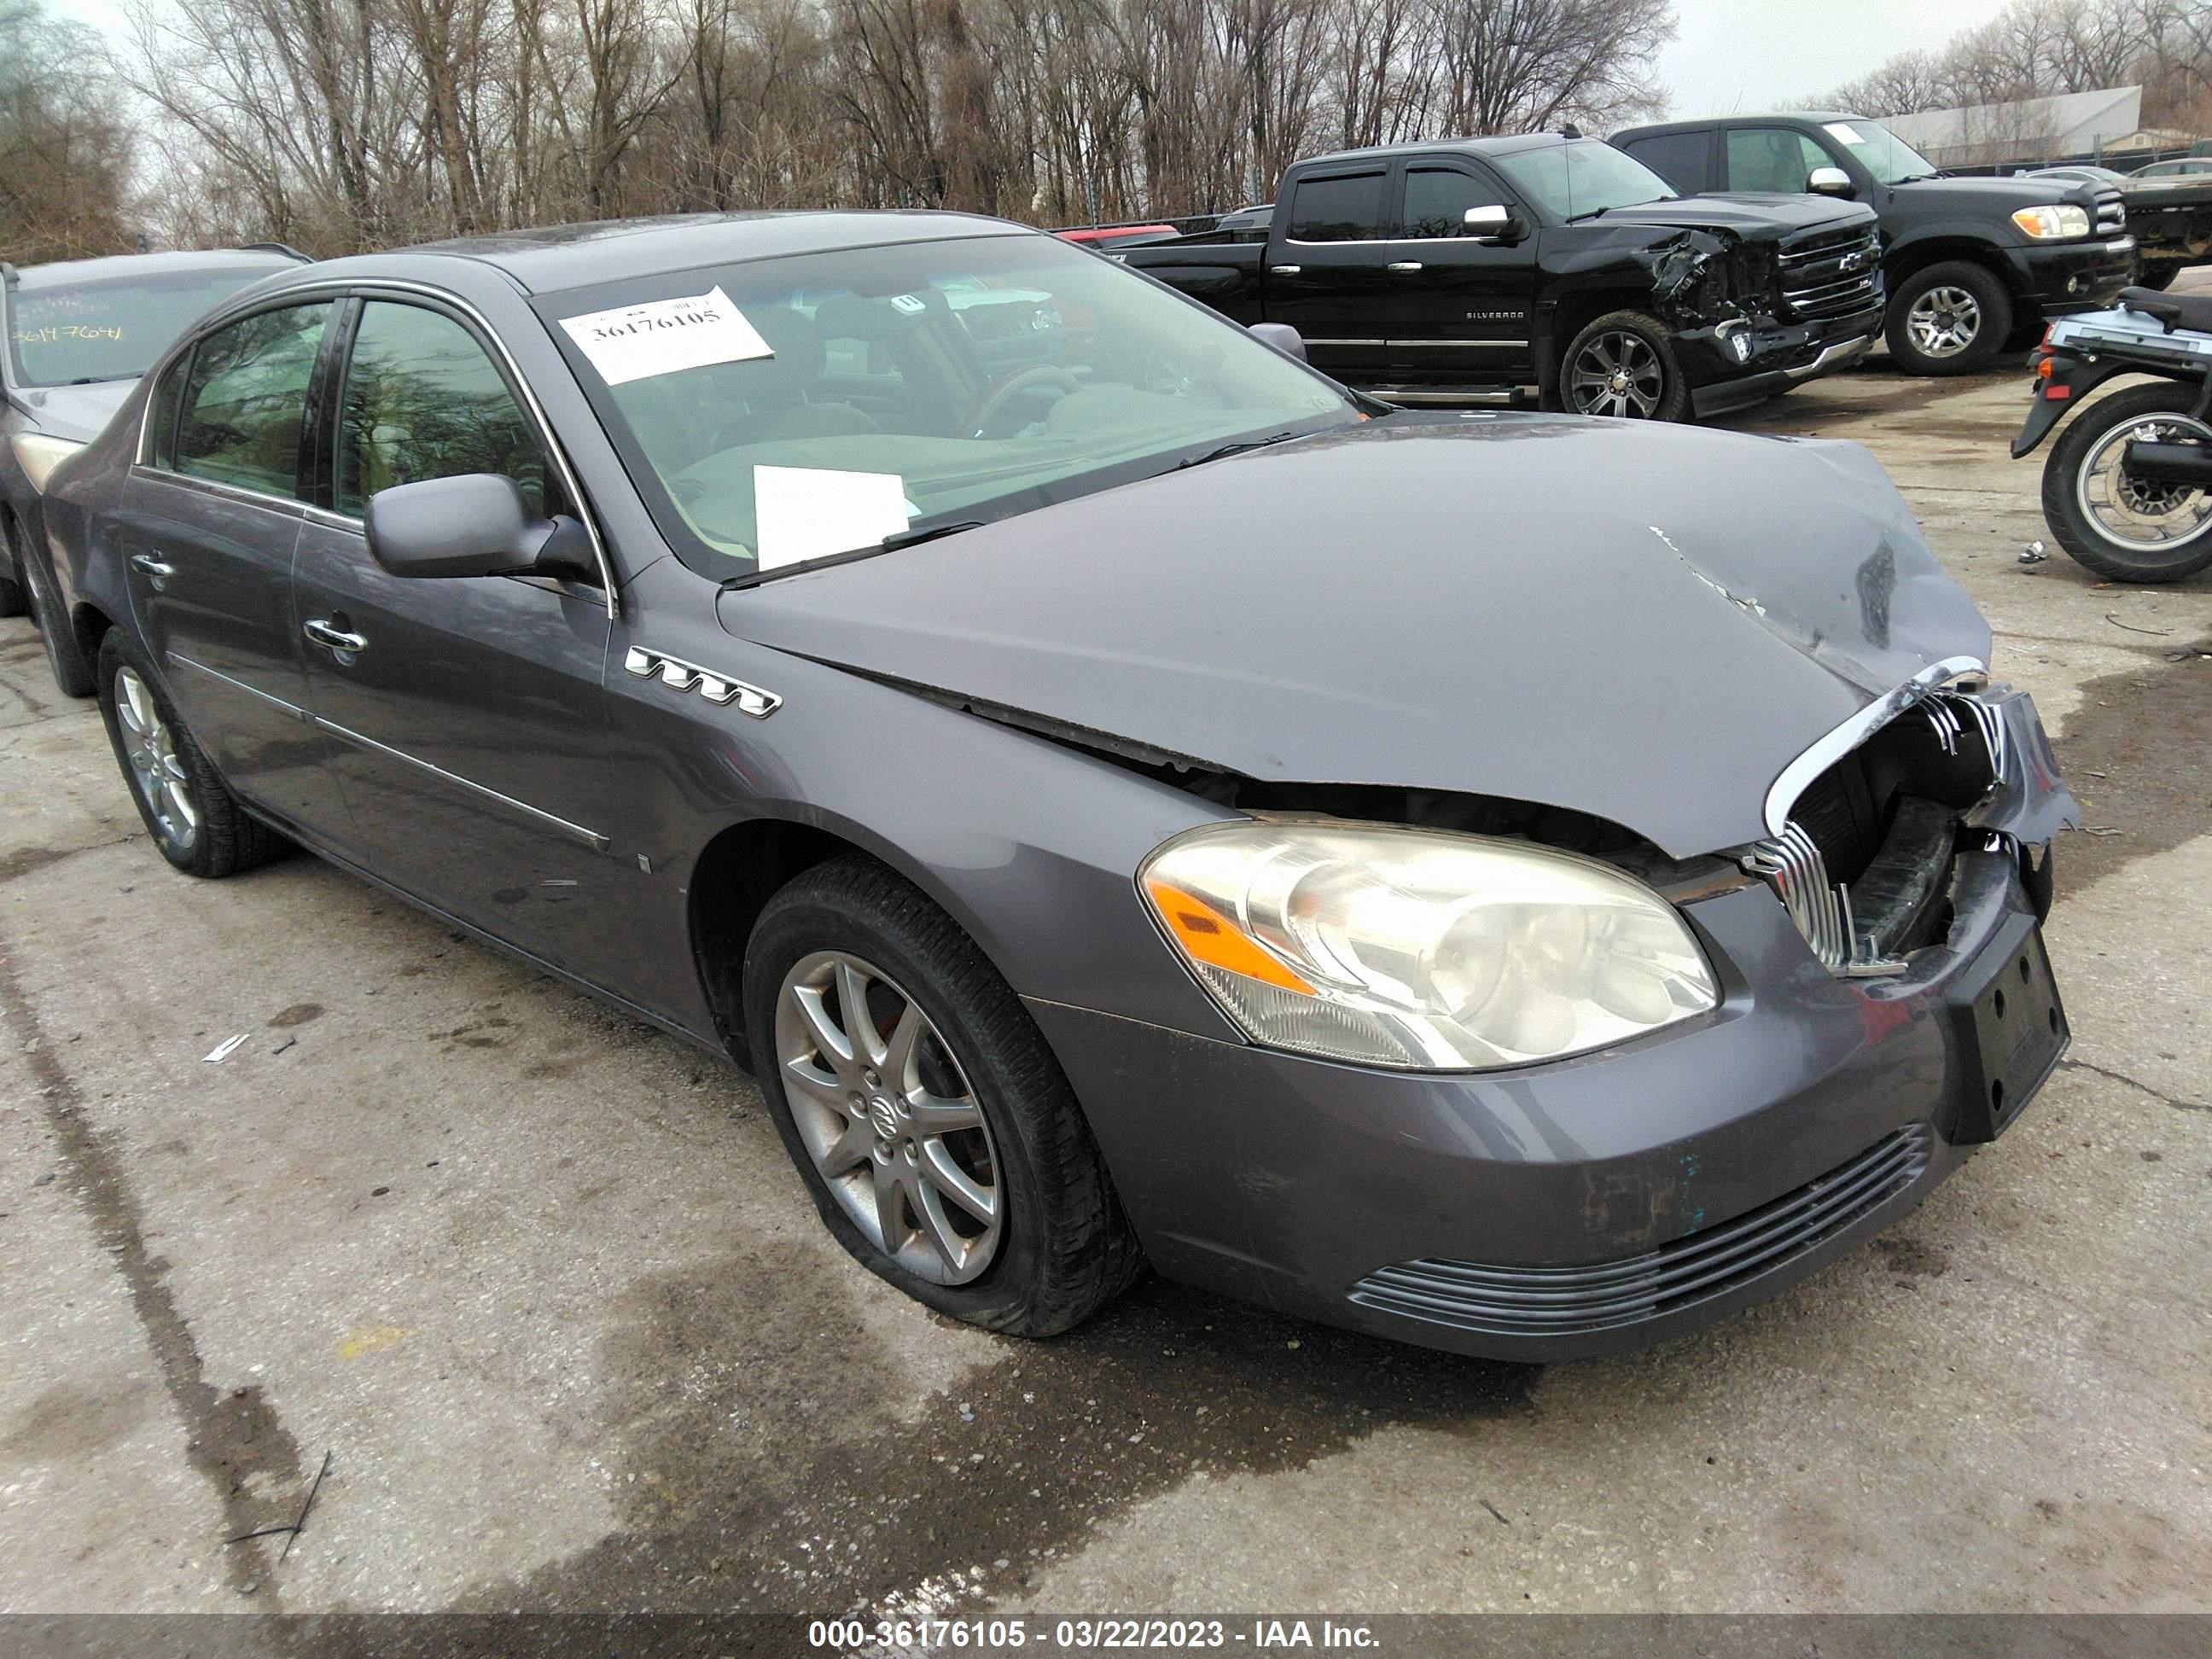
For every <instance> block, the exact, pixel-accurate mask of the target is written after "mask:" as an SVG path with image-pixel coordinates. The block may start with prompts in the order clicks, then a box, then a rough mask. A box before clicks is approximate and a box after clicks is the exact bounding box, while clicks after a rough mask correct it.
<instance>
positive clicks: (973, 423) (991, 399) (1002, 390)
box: [968, 363, 1083, 438]
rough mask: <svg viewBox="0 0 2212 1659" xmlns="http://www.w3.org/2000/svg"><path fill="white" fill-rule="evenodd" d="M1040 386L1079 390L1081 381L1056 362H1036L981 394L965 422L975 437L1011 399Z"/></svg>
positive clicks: (981, 432)
mask: <svg viewBox="0 0 2212 1659" xmlns="http://www.w3.org/2000/svg"><path fill="white" fill-rule="evenodd" d="M1038 386H1060V387H1061V388H1062V389H1064V390H1065V391H1067V392H1080V391H1082V390H1083V382H1082V381H1080V380H1077V379H1076V378H1075V376H1073V374H1069V373H1068V372H1067V371H1066V369H1064V368H1060V366H1059V365H1058V364H1056V363H1038V364H1036V366H1035V367H1033V368H1023V369H1017V370H1016V371H1015V372H1014V373H1013V374H1009V375H1008V376H1007V377H1006V379H1005V380H1001V381H1000V383H999V384H998V385H997V386H994V387H993V388H992V389H991V390H990V391H988V392H985V393H984V394H983V401H982V402H981V403H980V404H976V405H975V418H974V419H972V420H970V421H969V422H968V425H969V428H970V430H972V431H973V432H974V434H975V436H976V437H978V438H980V437H982V436H983V435H985V434H986V433H987V432H988V431H990V429H991V422H993V421H994V420H996V419H997V418H998V417H999V416H1001V415H1003V414H1005V413H1006V410H1007V409H1008V408H1009V407H1011V406H1012V404H1013V401H1014V399H1015V398H1018V397H1020V396H1021V395H1022V394H1023V393H1024V392H1030V391H1033V390H1035V389H1036V387H1038Z"/></svg>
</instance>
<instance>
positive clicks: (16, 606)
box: [0, 511, 30, 617]
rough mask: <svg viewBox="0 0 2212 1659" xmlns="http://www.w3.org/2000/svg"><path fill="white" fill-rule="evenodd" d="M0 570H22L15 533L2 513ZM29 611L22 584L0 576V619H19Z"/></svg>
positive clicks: (0, 516) (11, 578) (9, 577)
mask: <svg viewBox="0 0 2212 1659" xmlns="http://www.w3.org/2000/svg"><path fill="white" fill-rule="evenodd" d="M0 568H7V569H11V570H21V568H23V556H22V555H21V553H20V552H18V551H17V550H16V547H15V532H14V530H13V529H12V527H11V526H10V524H9V518H8V514H7V513H5V512H4V511H0ZM29 609H30V601H29V599H28V597H27V595H26V594H25V593H24V592H23V585H22V583H21V582H19V581H17V580H15V578H14V577H12V576H0V617H20V616H21V615H22V614H23V613H24V611H27V610H29Z"/></svg>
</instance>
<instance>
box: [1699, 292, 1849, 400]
mask: <svg viewBox="0 0 2212 1659" xmlns="http://www.w3.org/2000/svg"><path fill="white" fill-rule="evenodd" d="M1880 335H1881V307H1880V306H1879V305H1875V306H1869V307H1867V308H1865V309H1864V310H1862V311H1857V312H1853V313H1850V314H1849V315H1847V316H1843V317H1828V318H1821V319H1817V320H1814V321H1811V322H1802V323H1778V322H1775V321H1773V320H1771V319H1751V320H1748V321H1738V320H1731V321H1728V322H1723V323H1720V324H1718V325H1714V326H1712V327H1710V328H1696V329H1690V330H1686V331H1684V332H1682V333H1680V334H1678V335H1676V336H1675V337H1674V349H1675V353H1676V356H1678V358H1679V359H1680V362H1681V364H1682V373H1683V375H1684V378H1685V379H1686V380H1688V382H1689V385H1690V406H1691V408H1692V410H1693V411H1694V412H1695V413H1696V414H1697V415H1698V416H1700V417H1703V416H1709V415H1722V414H1726V413H1727V412H1728V411H1729V410H1736V409H1744V408H1748V407H1749V406H1750V405H1751V404H1757V403H1763V402H1764V401H1765V399H1767V398H1771V397H1773V396H1775V395H1776V394H1777V393H1779V392H1786V391H1788V390H1789V389H1790V387H1791V386H1797V385H1801V384H1802V383H1803V382H1804V381H1807V380H1814V379H1815V378H1817V377H1819V376H1820V375H1822V374H1833V373H1835V372H1836V371H1837V370H1838V369H1843V368H1850V366H1851V365H1852V364H1853V363H1856V362H1858V361H1859V360H1860V359H1861V358H1863V357H1864V356H1866V354H1867V353H1868V352H1869V351H1870V350H1872V349H1873V348H1874V343H1875V340H1876V339H1877V338H1878V337H1880ZM1739 341H1741V342H1742V343H1741V344H1739V343H1738V342H1739Z"/></svg>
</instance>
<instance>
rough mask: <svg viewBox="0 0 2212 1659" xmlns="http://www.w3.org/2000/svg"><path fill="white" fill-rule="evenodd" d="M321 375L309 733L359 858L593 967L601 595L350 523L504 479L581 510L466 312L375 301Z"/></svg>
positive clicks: (307, 541) (605, 811)
mask: <svg viewBox="0 0 2212 1659" xmlns="http://www.w3.org/2000/svg"><path fill="white" fill-rule="evenodd" d="M352 303H353V305H355V306H356V307H358V309H357V310H355V311H353V312H351V313H350V314H349V317H348V319H346V323H345V338H344V339H343V341H342V342H341V345H340V349H339V352H338V354H337V363H335V364H334V368H333V378H334V379H335V380H336V381H337V389H336V395H335V398H334V399H333V401H334V404H335V407H336V419H335V421H334V422H333V424H332V428H331V437H332V443H331V448H332V449H333V450H334V451H335V454H334V457H333V466H332V470H331V472H330V473H329V474H327V475H326V480H325V482H326V487H327V488H328V489H329V491H330V496H329V499H330V510H328V511H326V512H323V513H318V514H316V515H315V517H314V518H313V520H312V521H311V522H310V523H309V524H308V525H307V527H306V529H305V531H304V532H303V534H302V536H301V544H300V552H299V558H298V562H297V565H296V568H295V607H296V614H297V617H298V625H299V628H300V630H301V640H302V645H303V648H304V652H305V655H306V660H307V695H308V699H309V702H310V704H311V706H312V708H313V711H314V714H315V716H316V719H317V720H318V722H319V723H321V724H324V725H325V726H327V727H328V729H330V730H331V732H333V733H334V734H335V735H336V736H337V738H338V739H339V760H338V763H337V765H338V769H339V772H340V775H341V776H342V778H343V785H344V789H345V794H346V799H347V801H348V804H349V806H350V807H351V809H352V815H353V819H354V823H355V824H356V830H357V834H358V836H359V840H360V845H361V848H362V859H363V862H364V863H365V864H366V865H367V866H368V867H369V868H370V869H371V870H373V871H374V872H375V873H377V874H378V875H380V876H382V877H385V878H386V879H388V880H391V881H392V882H394V883H395V884H398V885H399V886H400V887H402V888H404V889H405V890H407V891H409V892H410V893H412V894H414V895H415V896H417V897H419V898H422V899H424V900H426V901H428V902H430V903H432V904H435V905H436V906H437V907H438V908H441V909H443V910H445V911H447V912H448V913H449V914H451V915H456V916H459V917H460V918H461V919H462V920H464V921H468V922H471V923H472V924H474V925H476V926H477V927H482V928H483V929H484V930H485V931H486V932H488V933H493V934H495V935H496V936H498V937H500V938H501V939H508V940H510V941H512V942H513V943H515V944H517V945H521V946H523V947H524V948H525V949H527V950H530V951H533V952H535V953H537V954H538V955H540V956H542V957H546V958H547V959H549V960H550V961H552V962H554V963H557V964H558V965H560V966H562V967H565V968H568V969H571V970H572V971H575V972H579V973H582V974H585V975H587V976H588V975H589V974H590V969H591V968H592V963H593V962H594V961H595V960H596V959H598V958H599V957H603V956H604V949H603V948H602V949H600V950H598V951H595V950H594V949H593V947H592V934H593V933H594V932H595V931H604V930H606V929H608V928H611V927H614V926H616V925H617V924H616V923H615V921H614V920H613V919H612V917H611V910H612V909H613V908H614V906H613V903H612V897H613V895H614V892H615V890H616V887H617V883H616V880H615V878H616V875H617V872H616V870H615V868H614V866H613V862H612V860H611V857H610V856H609V854H608V850H607V849H608V844H609V841H610V838H611V837H610V831H611V825H612V823H613V818H614V814H615V810H616V804H615V802H614V800H613V799H612V791H611V787H610V785H609V776H608V769H607V757H606V740H607V739H606V716H605V702H604V698H603V695H602V693H601V690H600V677H601V675H602V674H603V673H604V671H605V666H606V652H607V641H608V636H609V630H610V628H611V621H610V618H609V616H608V599H607V594H606V592H605V590H604V589H602V588H599V587H596V586H583V585H581V584H576V583H568V582H556V581H552V580H546V579H544V578H540V577H508V576H480V577H448V578H422V577H412V578H410V577H401V576H395V575H392V574H391V573H390V572H388V571H386V569H384V568H383V567H381V566H380V565H379V564H378V563H377V562H375V561H374V559H373V558H371V557H370V556H369V552H368V542H367V540H366V538H364V536H363V534H362V511H363V509H364V507H366V506H367V504H368V499H369V497H370V496H372V495H375V494H376V493H377V492H378V491H379V490H380V489H389V488H391V487H392V486H394V485H397V484H402V483H416V482H419V481H421V480H422V479H426V478H438V477H453V476H455V475H457V474H461V473H471V472H493V473H500V474H503V475H505V476H507V477H511V478H513V479H514V480H515V482H516V483H519V484H520V485H521V487H522V489H523V493H524V495H525V496H526V497H527V498H528V499H529V500H530V501H532V505H533V506H534V507H537V508H538V510H539V511H540V512H541V513H546V514H549V515H550V514H554V513H567V514H569V515H571V516H574V515H575V514H576V513H577V512H578V508H577V506H576V504H575V503H574V501H570V500H569V499H568V495H567V493H566V485H565V484H564V483H563V482H562V474H561V473H560V471H558V470H557V469H556V467H555V466H554V465H552V464H551V460H550V448H549V445H548V441H547V439H546V436H545V434H544V428H543V427H542V425H541V424H540V423H539V422H538V419H537V417H536V416H535V413H534V411H533V410H532V409H531V408H530V406H529V404H528V400H527V399H526V398H525V397H524V396H523V395H522V394H521V392H520V387H519V386H518V384H517V383H516V382H515V380H513V378H511V376H510V374H509V372H508V371H507V369H506V368H504V367H503V365H502V360H501V354H498V353H497V352H496V349H495V347H494V346H493V345H492V344H491V343H490V342H489V339H488V337H486V336H485V335H484V334H483V332H482V331H480V329H479V328H478V327H477V325H476V324H475V323H474V322H473V320H471V319H468V318H466V317H465V316H464V315H462V314H461V313H459V312H458V311H455V310H451V309H448V308H447V307H443V306H441V305H438V304H435V303H432V302H429V301H416V300H413V299H401V298H398V297H389V298H386V297H368V298H365V299H362V300H360V301H354V302H352Z"/></svg>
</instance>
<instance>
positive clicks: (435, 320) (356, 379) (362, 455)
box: [337, 300, 547, 513]
mask: <svg viewBox="0 0 2212 1659" xmlns="http://www.w3.org/2000/svg"><path fill="white" fill-rule="evenodd" d="M465 472H496V473H501V474H503V475H504V476H506V477H510V478H512V479H513V480H514V481H515V483H519V484H520V485H521V486H522V493H523V495H526V497H528V498H529V501H530V504H531V507H532V509H533V510H535V511H537V512H538V513H544V511H545V510H546V477H547V472H546V467H545V453H544V450H543V449H542V448H541V447H539V445H538V432H537V428H535V427H533V426H532V424H531V422H530V421H529V420H528V419H527V417H526V416H524V414H523V412H522V407H521V405H520V404H518V403H516V402H515V398H514V394H513V392H510V391H508V390H507V382H506V381H505V380H502V379H501V377H500V373H499V370H498V369H496V368H494V367H493V366H492V361H491V358H490V357H489V356H487V355H486V354H485V351H484V349H483V346H481V345H479V344H478V343H477V338H476V336H474V335H473V334H471V333H470V332H469V331H468V330H467V329H465V328H464V327H462V326H461V325H460V324H459V323H457V322H455V321H454V320H453V319H452V318H450V317H448V316H446V315H445V314H444V313H441V312H436V311H428V310H425V309H424V308H423V307H421V306H411V305H404V304H401V303H398V302H397V301H384V300H372V301H369V302H368V304H367V305H366V306H364V307H362V313H361V323H360V325H359V326H358V327H357V328H356V330H355V331H354V337H353V356H352V358H351V359H350V361H349V362H348V364H347V366H346V376H345V396H344V406H343V413H342V414H341V416H340V417H339V423H338V489H337V505H338V509H339V511H341V512H343V513H358V512H360V511H361V510H362V508H363V507H366V506H367V505H368V498H369V497H370V496H372V495H375V494H376V492H377V491H378V490H380V489H391V488H392V486H393V485H394V484H404V483H421V482H422V480H423V479H425V478H450V477H454V476H456V475H457V474H460V473H465Z"/></svg>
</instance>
